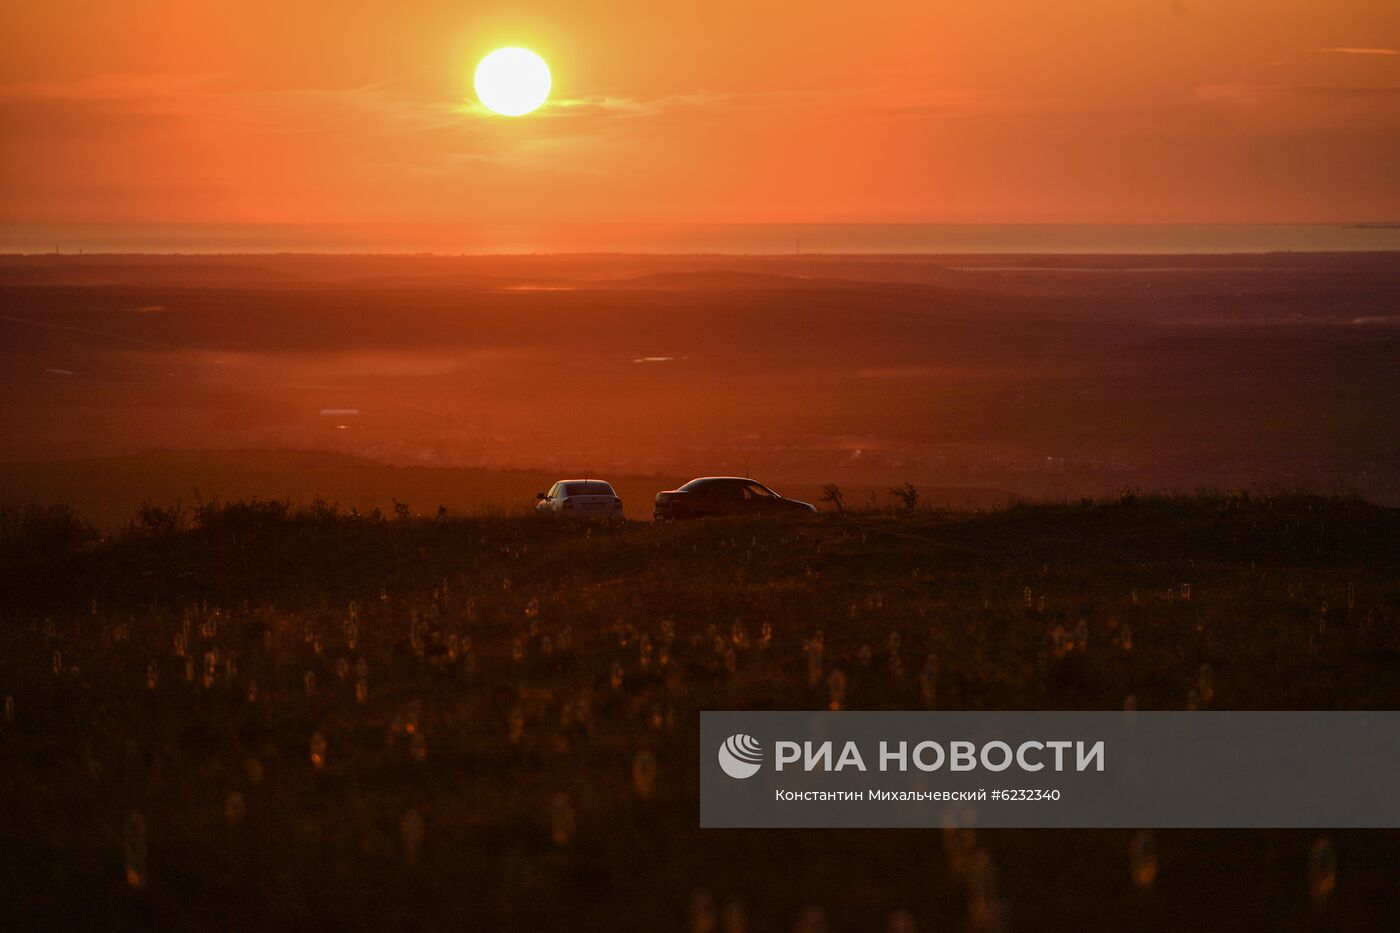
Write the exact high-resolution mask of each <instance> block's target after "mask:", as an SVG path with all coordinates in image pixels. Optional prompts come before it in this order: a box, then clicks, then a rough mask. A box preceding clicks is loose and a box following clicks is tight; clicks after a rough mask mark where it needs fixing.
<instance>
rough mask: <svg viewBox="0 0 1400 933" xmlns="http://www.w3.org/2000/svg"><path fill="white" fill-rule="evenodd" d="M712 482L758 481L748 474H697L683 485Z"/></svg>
mask: <svg viewBox="0 0 1400 933" xmlns="http://www.w3.org/2000/svg"><path fill="white" fill-rule="evenodd" d="M714 482H734V483H758V480H756V479H753V478H752V477H748V476H697V477H695V479H693V480H690V482H688V483H686V484H685V485H687V486H689V485H690V484H691V483H714ZM758 485H760V486H762V485H763V484H762V483H758Z"/></svg>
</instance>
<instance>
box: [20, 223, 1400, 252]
mask: <svg viewBox="0 0 1400 933" xmlns="http://www.w3.org/2000/svg"><path fill="white" fill-rule="evenodd" d="M1368 250H1400V223H1394V224H1350V225H1348V224H1211V225H1198V224H1110V225H1099V224H519V225H496V226H489V227H488V226H480V225H469V224H413V225H379V224H363V225H353V224H351V225H303V224H143V225H109V224H62V225H0V253H54V252H60V253H77V252H80V251H81V252H85V253H191V254H218V253H439V254H457V253H472V254H490V253H667V254H694V253H744V254H755V255H759V254H770V255H778V254H785V255H792V254H794V253H798V252H801V253H804V254H809V253H813V254H815V253H834V254H920V253H929V254H947V253H1061V254H1064V253H1085V254H1087V253H1096V254H1104V253H1119V254H1189V253H1260V252H1282V251H1293V252H1352V251H1368Z"/></svg>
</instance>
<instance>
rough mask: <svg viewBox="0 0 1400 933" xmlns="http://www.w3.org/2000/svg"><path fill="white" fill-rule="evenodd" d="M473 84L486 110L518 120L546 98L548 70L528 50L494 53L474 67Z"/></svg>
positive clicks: (498, 51) (497, 51) (536, 56)
mask: <svg viewBox="0 0 1400 933" xmlns="http://www.w3.org/2000/svg"><path fill="white" fill-rule="evenodd" d="M474 82H475V84H476V96H477V98H478V99H479V100H480V101H481V102H482V103H483V104H485V105H486V107H487V109H489V110H491V111H493V112H494V113H499V114H501V115H502V116H505V117H519V116H522V115H524V114H527V113H529V112H530V111H531V110H534V109H535V108H536V107H538V106H539V105H540V104H542V103H544V102H545V100H546V99H547V98H548V97H549V83H550V79H549V66H548V65H546V64H545V63H544V59H543V58H540V57H539V56H538V55H536V54H535V53H534V52H531V51H530V50H529V49H517V48H508V49H497V50H496V51H494V52H492V53H491V54H490V55H488V56H486V57H485V58H483V59H482V60H481V64H479V65H477V66H476V77H475V78H474Z"/></svg>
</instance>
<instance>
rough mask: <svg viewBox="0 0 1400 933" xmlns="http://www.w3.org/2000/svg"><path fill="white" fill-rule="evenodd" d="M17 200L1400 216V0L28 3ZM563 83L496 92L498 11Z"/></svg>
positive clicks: (702, 215) (777, 213)
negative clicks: (489, 68)
mask: <svg viewBox="0 0 1400 933" xmlns="http://www.w3.org/2000/svg"><path fill="white" fill-rule="evenodd" d="M0 36H3V39H2V40H0V41H2V42H3V49H4V54H3V55H0V223H9V224H24V223H70V222H94V223H153V222H172V223H176V222H178V223H186V222H268V223H276V222H295V223H340V222H352V221H353V222H371V223H373V222H394V223H415V222H427V221H454V222H501V221H529V222H550V221H652V222H697V221H723V222H749V221H755V222H769V221H795V222H820V221H883V222H894V221H930V222H939V221H949V222H956V221H987V222H1014V221H1032V222H1034V221H1046V222H1089V223H1094V222H1178V221H1182V222H1216V221H1221V222H1271V221H1364V220H1372V221H1376V220H1400V54H1397V51H1396V50H1400V3H1397V2H1396V0H1330V2H1329V0H1209V2H1208V0H984V2H963V0H958V2H952V0H920V2H913V3H899V2H876V3H852V2H841V3H823V2H809V3H804V4H795V3H789V2H769V0H743V2H728V0H712V2H707V3H693V2H688V3H674V4H673V3H665V2H649V3H642V2H631V3H619V2H587V0H567V2H565V0H543V2H533V3H531V2H528V0H510V2H490V3H473V2H470V0H453V2H436V0H415V2H404V3H400V4H391V3H385V2H382V0H381V2H374V3H362V2H353V0H340V2H325V3H323V2H316V3H297V2H294V0H276V2H268V0H236V2H228V3H200V2H183V3H177V2H164V3H163V2H154V0H121V2H115V0H108V2H105V3H95V2H92V0H84V2H73V0H45V2H43V3H38V2H33V3H31V2H23V3H7V4H4V5H3V7H0ZM507 44H514V45H524V46H528V47H530V48H532V49H534V50H535V51H537V52H539V53H540V54H542V55H543V56H544V57H545V58H546V59H547V60H548V61H549V63H550V65H551V67H552V68H553V71H554V97H553V99H552V102H551V103H550V104H549V105H547V107H546V108H545V109H544V110H542V111H540V112H537V113H536V114H534V115H531V116H528V117H524V118H520V119H516V120H510V119H506V118H500V117H491V116H486V115H484V114H481V113H479V112H476V111H475V110H474V109H473V108H472V106H471V104H472V97H471V72H472V69H473V67H474V66H475V63H476V61H477V60H478V59H479V58H480V57H481V56H482V55H483V54H485V53H486V52H488V51H490V50H491V49H492V48H495V47H497V46H500V45H507Z"/></svg>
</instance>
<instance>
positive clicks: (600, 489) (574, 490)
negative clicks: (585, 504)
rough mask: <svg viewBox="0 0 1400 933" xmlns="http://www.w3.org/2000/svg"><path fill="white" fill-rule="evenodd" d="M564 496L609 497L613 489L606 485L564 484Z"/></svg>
mask: <svg viewBox="0 0 1400 933" xmlns="http://www.w3.org/2000/svg"><path fill="white" fill-rule="evenodd" d="M564 495H566V496H611V495H613V488H612V487H611V486H609V485H608V484H607V483H565V484H564Z"/></svg>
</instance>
